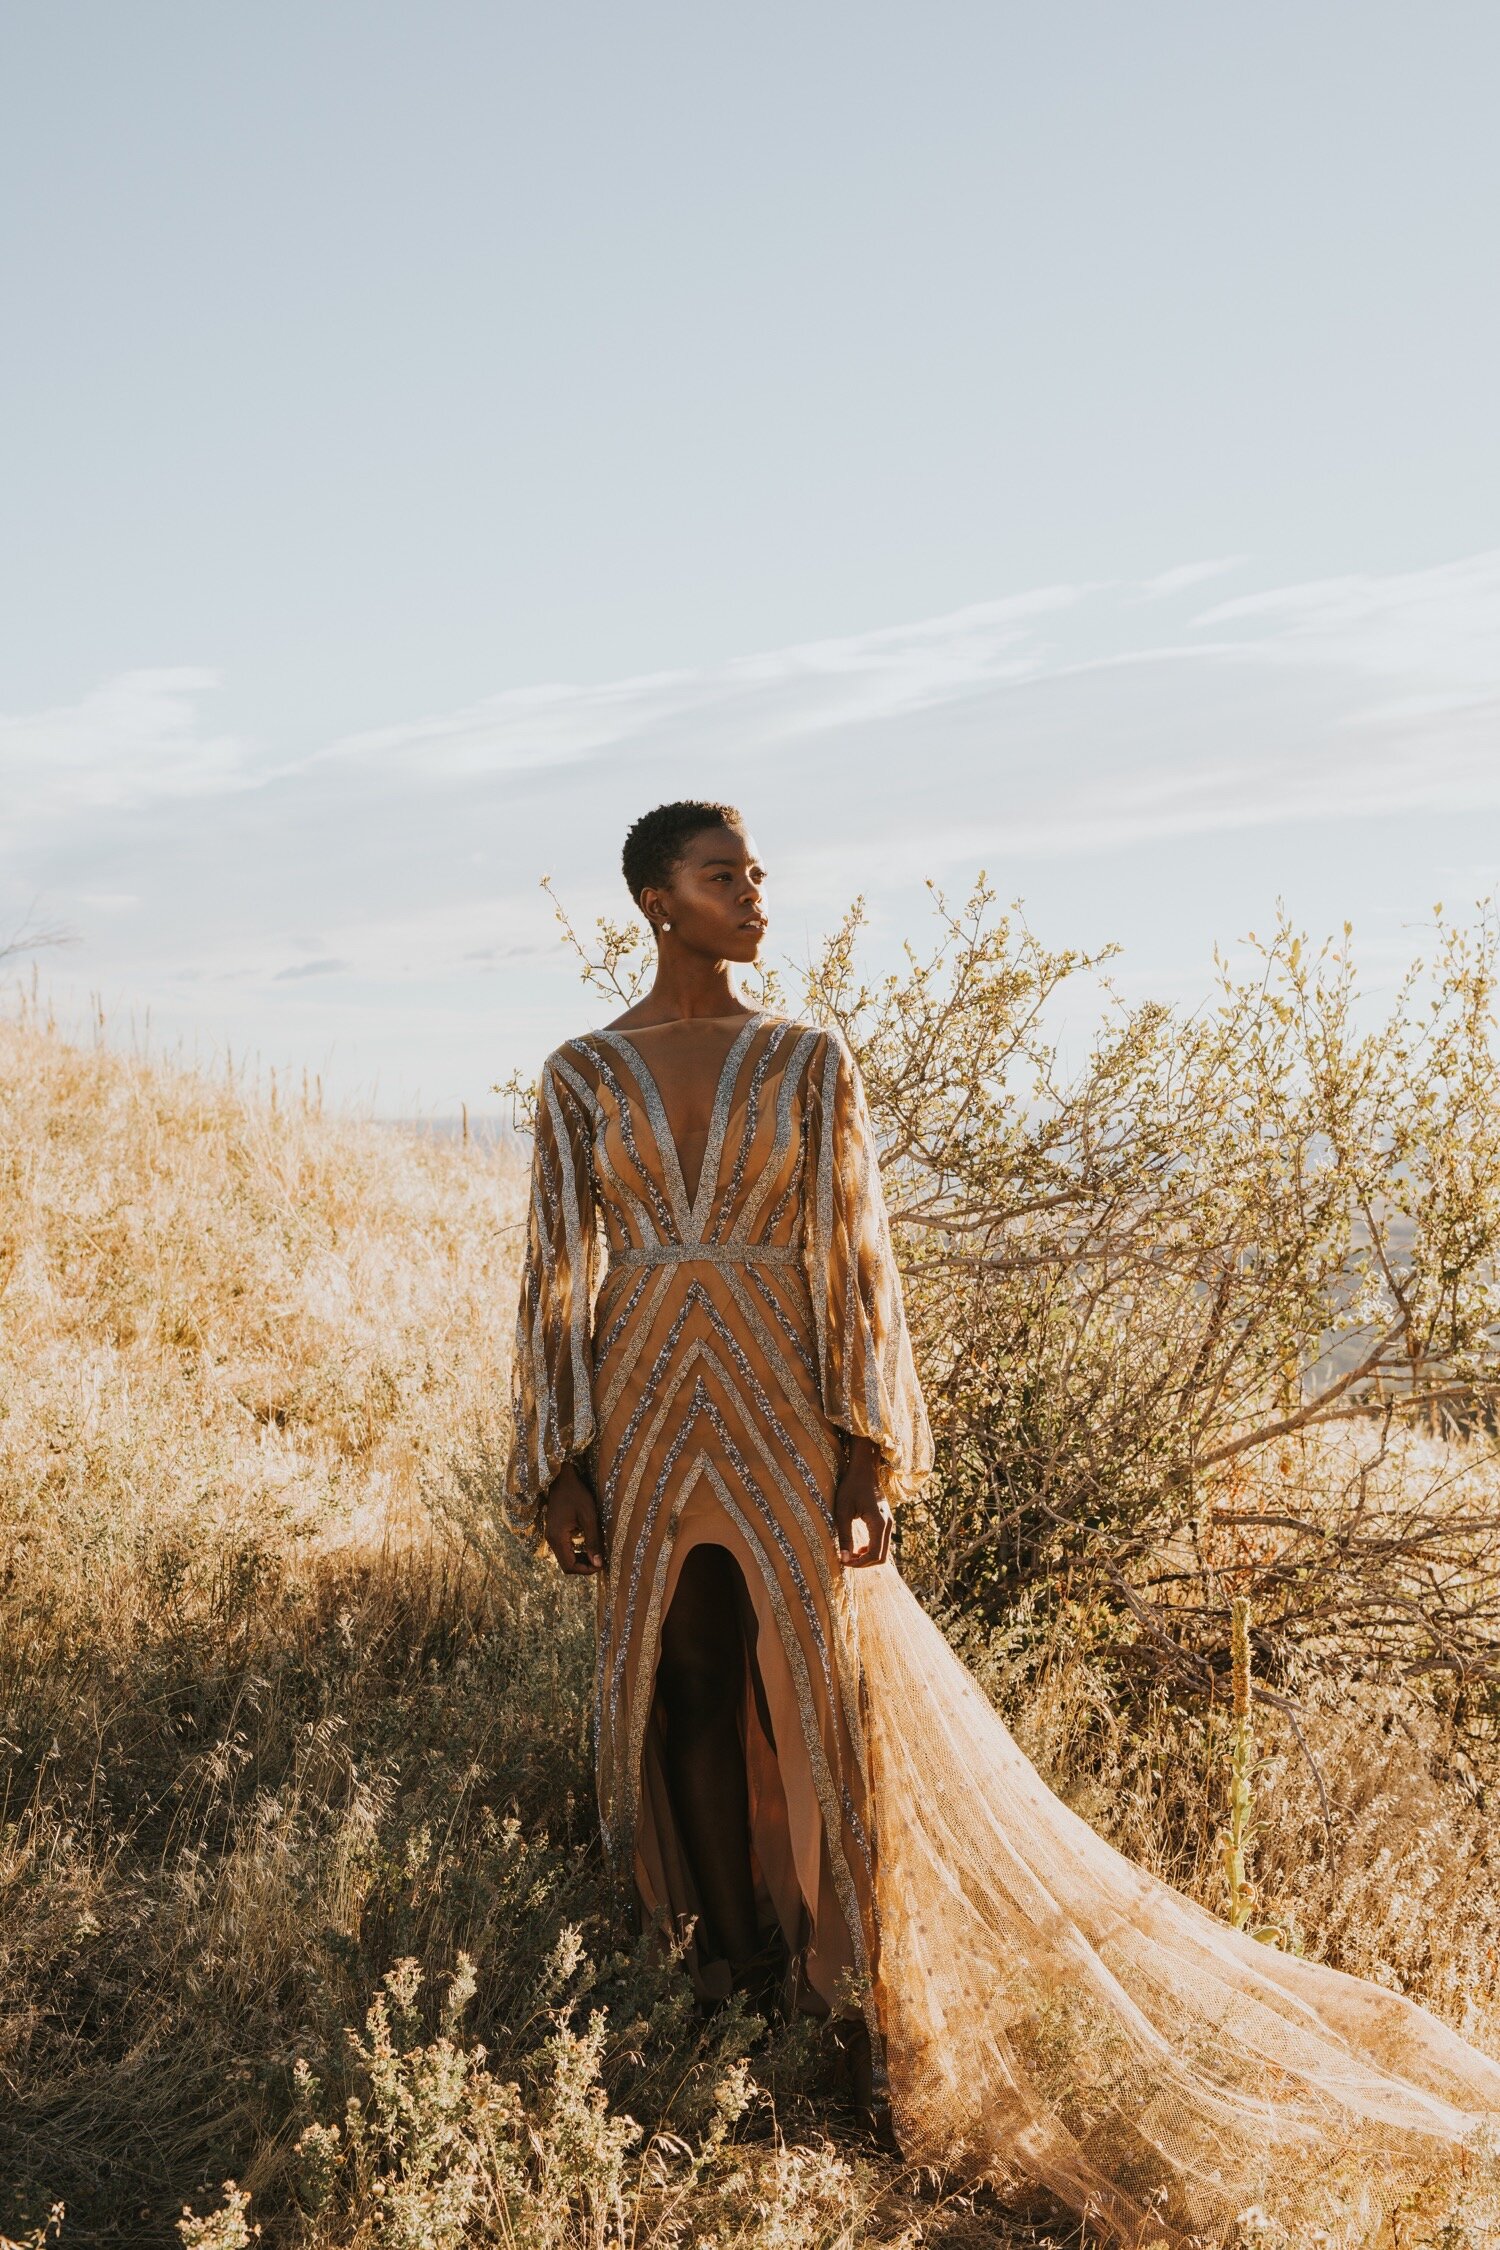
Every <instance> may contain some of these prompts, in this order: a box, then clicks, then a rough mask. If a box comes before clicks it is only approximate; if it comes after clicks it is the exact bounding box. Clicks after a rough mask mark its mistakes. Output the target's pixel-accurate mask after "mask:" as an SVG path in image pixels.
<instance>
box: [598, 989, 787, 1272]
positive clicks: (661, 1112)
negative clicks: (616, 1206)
mask: <svg viewBox="0 0 1500 2250" xmlns="http://www.w3.org/2000/svg"><path fill="white" fill-rule="evenodd" d="M763 1021H764V1010H763V1009H759V1008H757V1009H756V1011H755V1012H754V1014H753V1015H748V1016H746V1017H745V1019H744V1021H743V1023H742V1024H741V1025H740V1028H739V1030H738V1031H737V1032H736V1033H735V1035H734V1038H733V1040H732V1041H731V1042H730V1046H729V1052H728V1053H727V1054H726V1055H725V1057H724V1060H723V1061H722V1062H721V1063H720V1065H719V1074H718V1076H717V1078H716V1079H715V1080H714V1094H713V1106H712V1108H711V1109H710V1111H709V1119H708V1139H707V1141H706V1142H705V1143H704V1147H703V1162H702V1163H701V1164H700V1165H699V1167H698V1179H697V1185H696V1187H695V1189H694V1192H693V1194H692V1195H691V1196H690V1195H689V1194H688V1191H687V1183H686V1181H685V1180H684V1178H683V1172H682V1158H681V1156H680V1155H679V1154H678V1149H677V1138H676V1135H675V1134H674V1133H673V1131H672V1124H671V1120H670V1118H669V1117H668V1115H667V1105H666V1102H665V1101H664V1100H663V1098H662V1091H661V1087H660V1085H659V1084H658V1082H657V1077H656V1073H655V1071H654V1070H653V1069H652V1067H651V1065H650V1063H649V1062H648V1061H647V1060H646V1057H645V1055H644V1053H643V1052H642V1050H641V1049H640V1048H639V1047H638V1046H637V1045H636V1042H635V1040H634V1039H633V1038H632V1037H631V1035H630V1033H629V1032H628V1031H600V1032H597V1033H596V1034H595V1037H596V1038H599V1039H607V1040H609V1041H610V1043H611V1044H612V1045H618V1044H619V1043H620V1042H621V1041H623V1042H624V1044H625V1046H626V1047H628V1048H629V1050H630V1053H631V1055H632V1057H633V1058H634V1061H635V1064H636V1067H637V1069H638V1071H639V1073H640V1083H641V1092H642V1095H643V1097H644V1100H645V1104H646V1115H647V1116H648V1117H649V1119H650V1120H651V1136H652V1138H653V1140H654V1141H655V1142H656V1147H657V1153H658V1154H659V1155H660V1157H661V1160H662V1166H663V1169H664V1170H665V1172H666V1174H667V1195H668V1199H669V1200H670V1202H671V1205H672V1213H673V1216H674V1218H675V1219H676V1221H677V1226H678V1231H679V1232H680V1233H681V1235H682V1237H683V1240H684V1241H685V1242H701V1241H702V1240H703V1229H704V1226H705V1225H706V1223H707V1220H708V1214H709V1212H710V1210H711V1209H712V1208H713V1193H714V1189H715V1188H716V1187H717V1186H718V1184H719V1166H720V1164H721V1162H722V1160H723V1155H724V1133H725V1129H726V1127H727V1126H728V1123H729V1104H728V1102H727V1101H726V1099H725V1088H726V1086H728V1085H729V1084H730V1083H731V1079H730V1073H731V1070H732V1069H734V1068H737V1067H738V1064H739V1060H740V1057H741V1056H742V1054H743V1053H744V1051H745V1048H746V1046H747V1045H748V1043H749V1039H750V1034H751V1033H752V1032H753V1031H754V1029H755V1027H756V1025H757V1024H758V1023H761V1022H763ZM651 1028H653V1029H654V1028H656V1027H655V1026H652V1027H651Z"/></svg>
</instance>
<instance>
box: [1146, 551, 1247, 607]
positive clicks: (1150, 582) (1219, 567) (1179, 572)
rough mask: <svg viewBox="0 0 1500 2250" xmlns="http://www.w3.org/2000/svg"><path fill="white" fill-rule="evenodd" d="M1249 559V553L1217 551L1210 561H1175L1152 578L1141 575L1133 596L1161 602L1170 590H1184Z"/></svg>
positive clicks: (1186, 590) (1166, 598)
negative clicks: (1214, 557)
mask: <svg viewBox="0 0 1500 2250" xmlns="http://www.w3.org/2000/svg"><path fill="white" fill-rule="evenodd" d="M1249 560H1250V558H1249V556H1248V555H1220V556H1218V557H1217V559H1216V560H1215V561H1213V562H1191V563H1177V564H1176V565H1174V567H1173V568H1172V569H1171V570H1161V571H1158V572H1157V574H1156V576H1155V577H1154V578H1143V579H1142V580H1141V582H1140V584H1139V585H1138V586H1137V588H1136V589H1135V598H1136V600H1137V601H1141V602H1163V601H1166V600H1168V599H1169V597H1170V596H1171V595H1173V594H1185V593H1187V592H1188V591H1189V589H1190V588H1191V587H1193V586H1201V585H1203V583H1204V582H1205V580H1207V579H1210V578H1223V577H1224V576H1225V575H1226V574H1227V573H1228V572H1229V571H1231V570H1241V569H1243V567H1244V565H1245V564H1246V563H1247V562H1248V561H1249Z"/></svg>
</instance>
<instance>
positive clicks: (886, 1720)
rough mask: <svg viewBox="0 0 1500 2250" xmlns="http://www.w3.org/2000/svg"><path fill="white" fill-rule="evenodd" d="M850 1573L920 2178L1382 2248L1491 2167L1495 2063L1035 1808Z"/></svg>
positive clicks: (1152, 2223)
mask: <svg viewBox="0 0 1500 2250" xmlns="http://www.w3.org/2000/svg"><path fill="white" fill-rule="evenodd" d="M851 1575H852V1578H853V1583H854V1585H855V1589H856V1602H857V1609H858V1616H859V1637H860V1652H861V1660H862V1664H863V1668H864V1678H865V1693H866V1703H867V1718H866V1739H867V1745H868V1755H869V1761H870V1795H871V1801H872V1803H873V1805H874V1807H875V1817H876V1868H877V1874H876V1903H877V1909H878V1916H879V1923H880V1952H879V1973H878V1999H879V2013H880V2016H881V2020H882V2023H883V2026H884V2030H885V2037H886V2051H887V2064H888V2068H889V2072H890V2084H891V2094H892V2103H893V2111H894V2117H895V2123H896V2130H897V2135H898V2138H899V2139H900V2142H901V2146H902V2148H903V2150H904V2151H905V2152H906V2154H907V2155H908V2156H910V2157H911V2158H913V2159H914V2160H918V2161H923V2162H927V2163H931V2164H934V2165H938V2166H940V2167H943V2168H945V2169H948V2170H950V2171H952V2172H954V2173H956V2174H957V2175H959V2176H960V2177H964V2176H968V2177H973V2176H985V2177H989V2178H991V2179H993V2180H995V2181H999V2182H1005V2183H1007V2184H1011V2183H1019V2182H1037V2183H1040V2184H1041V2185H1043V2186H1045V2187H1047V2188H1049V2189H1050V2190H1052V2192H1053V2193H1054V2194H1055V2195H1057V2196H1058V2197H1059V2198H1060V2199H1061V2200H1062V2201H1063V2202H1064V2203H1066V2204H1067V2205H1068V2206H1069V2207H1070V2208H1071V2209H1073V2210H1075V2211H1080V2212H1082V2211H1087V2212H1088V2213H1089V2214H1090V2215H1091V2216H1093V2217H1094V2218H1095V2219H1096V2221H1098V2222H1100V2223H1101V2224H1103V2225H1104V2226H1106V2227H1107V2228H1108V2229H1109V2231H1110V2233H1111V2234H1112V2235H1113V2236H1114V2237H1115V2238H1116V2239H1118V2240H1119V2241H1121V2242H1123V2243H1127V2244H1131V2245H1142V2246H1144V2245H1149V2244H1153V2243H1158V2242H1165V2243H1168V2244H1171V2245H1174V2246H1176V2245H1186V2244H1189V2243H1197V2242H1208V2243H1219V2242H1222V2241H1224V2240H1225V2239H1226V2238H1230V2237H1232V2236H1233V2233H1234V2228H1235V2222H1236V2221H1237V2220H1238V2219H1239V2218H1240V2216H1241V2214H1243V2213H1244V2212H1246V2211H1247V2210H1253V2209H1255V2208H1257V2207H1259V2208H1260V2209H1262V2210H1264V2211H1265V2212H1266V2213H1267V2214H1268V2215H1269V2216H1270V2217H1271V2218H1272V2219H1273V2220H1275V2221H1279V2222H1280V2224H1281V2225H1282V2226H1283V2227H1286V2228H1289V2229H1296V2230H1301V2231H1296V2232H1293V2233H1292V2234H1291V2235H1290V2237H1289V2239H1290V2240H1291V2241H1294V2242H1296V2243H1297V2244H1299V2245H1301V2244H1304V2243H1305V2244H1308V2245H1311V2244H1313V2243H1315V2242H1323V2241H1328V2242H1331V2243H1335V2244H1340V2245H1343V2244H1360V2245H1364V2244H1372V2243H1375V2242H1378V2241H1381V2240H1388V2239H1391V2238H1390V2237H1388V2236H1386V2235H1384V2234H1382V2233H1381V2231H1380V2229H1381V2227H1382V2223H1383V2221H1384V2220H1385V2219H1386V2218H1387V2217H1388V2216H1389V2215H1390V2214H1391V2213H1393V2212H1395V2211H1397V2210H1399V2209H1400V2208H1401V2206H1402V2204H1403V2203H1404V2202H1406V2201H1409V2200H1410V2199H1411V2198H1412V2197H1413V2196H1414V2195H1420V2193H1421V2190H1422V2188H1423V2185H1424V2183H1427V2182H1430V2181H1432V2180H1433V2178H1434V2176H1435V2175H1444V2174H1449V2175H1451V2171H1452V2165H1453V2159H1454V2157H1455V2154H1456V2153H1457V2152H1458V2151H1460V2150H1461V2149H1469V2150H1472V2151H1473V2152H1474V2153H1473V2157H1472V2166H1471V2168H1472V2169H1474V2170H1475V2171H1478V2170H1482V2169H1484V2168H1485V2167H1486V2165H1487V2164H1490V2165H1491V2167H1492V2155H1493V2150H1494V2147H1495V2145H1496V2144H1495V2135H1496V2131H1497V2129H1500V2065H1497V2064H1496V2063H1494V2062H1492V2061H1491V2060H1490V2059H1489V2058H1488V2057H1486V2056H1485V2055H1482V2054H1481V2053H1479V2052H1478V2051H1477V2050H1476V2049H1475V2048H1473V2047H1471V2046H1470V2045H1468V2044H1467V2042H1466V2041H1464V2040H1463V2039H1461V2038H1460V2037H1459V2036H1458V2035H1457V2033H1455V2032H1452V2031H1450V2030H1448V2029H1447V2027H1446V2026H1445V2025H1443V2024H1441V2023H1439V2022H1438V2021H1437V2019H1436V2018H1435V2017H1433V2016H1431V2015H1429V2014H1427V2013H1426V2011H1425V2010H1423V2009H1421V2008H1419V2007H1416V2006H1414V2005H1413V2004H1412V2003H1411V2002H1410V2001H1406V2000H1403V1999H1401V1998H1399V1997H1398V1996H1397V1995H1395V1994H1393V1993H1390V1992H1386V1991H1383V1990H1382V1989H1380V1988H1379V1987H1378V1986H1376V1985H1373V1984H1369V1983H1365V1982H1363V1981H1362V1980H1360V1979H1358V1978H1354V1977H1349V1976H1345V1975H1343V1974H1341V1973H1340V1972H1339V1971H1337V1970H1335V1969H1328V1968H1323V1967H1320V1966H1318V1965H1316V1964H1314V1963H1312V1962H1308V1961H1304V1960H1300V1959H1297V1958H1296V1957H1294V1956H1291V1955H1288V1954H1284V1953H1279V1952H1276V1951H1274V1950H1273V1949H1271V1948H1269V1947H1267V1946H1264V1945H1261V1944H1258V1943H1257V1942H1256V1941H1255V1940H1254V1939H1253V1938H1250V1937H1246V1936H1244V1935H1243V1934H1241V1933H1240V1932H1239V1931H1237V1930H1234V1929H1231V1928H1230V1927H1229V1925H1228V1924H1227V1923H1224V1922H1220V1921H1218V1920H1217V1919H1215V1917H1214V1916H1212V1915H1210V1914H1208V1913H1206V1912H1205V1911H1204V1910H1203V1909H1201V1908H1200V1907H1197V1906H1195V1905H1193V1903H1192V1902H1191V1901H1190V1900H1188V1899H1186V1898H1184V1897H1183V1896H1182V1895H1181V1894H1180V1893H1179V1892H1177V1891H1175V1890H1172V1889H1171V1888H1170V1887H1169V1886H1168V1885H1166V1884H1164V1883H1160V1882H1157V1881H1156V1880H1155V1879H1154V1878H1152V1877H1151V1876H1149V1875H1147V1874H1145V1873H1144V1872H1143V1871H1142V1870H1141V1869H1140V1868H1138V1867H1136V1866H1133V1865H1132V1864H1131V1862H1130V1861H1129V1860H1127V1859H1125V1858H1123V1857H1122V1856H1121V1855H1120V1853H1118V1852H1116V1851H1114V1850H1113V1849H1111V1847H1110V1846H1109V1845H1108V1844H1106V1843H1105V1842H1104V1841H1103V1839H1102V1838H1101V1837H1099V1836H1097V1835H1096V1834H1095V1833H1094V1831H1093V1830H1092V1829H1091V1828H1089V1827H1088V1826H1087V1825H1086V1823H1085V1822H1083V1821H1081V1820H1080V1819H1079V1818H1078V1817H1077V1816H1076V1814H1074V1813H1071V1812H1070V1811H1069V1810H1068V1808H1067V1807H1066V1806H1065V1805H1064V1804H1062V1803H1061V1802H1060V1801H1059V1799H1057V1798H1056V1797H1054V1796H1053V1795H1052V1793H1051V1792H1050V1791H1049V1790H1048V1789H1047V1788H1046V1786H1045V1785H1044V1783H1043V1782H1042V1780H1041V1778H1040V1776H1039V1775H1038V1774H1037V1773H1036V1771H1035V1769H1034V1768H1033V1767H1032V1766H1031V1765H1030V1763H1029V1762H1028V1761H1027V1759H1026V1758H1025V1757H1024V1756H1023V1755H1022V1753H1021V1752H1020V1750H1018V1749H1017V1747H1016V1744H1015V1742H1014V1741H1013V1740H1012V1738H1011V1736H1010V1734H1009V1733H1008V1732H1007V1730H1006V1728H1005V1726H1004V1725H1003V1723H1002V1722H1001V1720H1000V1718H999V1717H998V1715H997V1714H996V1712H995V1711H994V1709H993V1707H992V1706H991V1704H990V1703H989V1701H988V1699H987V1698H986V1696H985V1695H984V1692H983V1690H982V1689H981V1688H980V1687H979V1685H978V1683H977V1682H976V1681H975V1679H974V1678H973V1676H972V1675H971V1674H970V1673H969V1672H968V1671H966V1670H965V1668H964V1666H963V1665H962V1664H961V1663H960V1662H959V1660H958V1659H957V1657H956V1656H955V1655H954V1654H953V1652H952V1650H951V1649H950V1648H949V1646H948V1644H947V1642H946V1641H945V1640H944V1638H943V1636H942V1634H941V1633H940V1632H939V1630H938V1628H937V1627H936V1625H934V1623H933V1622H932V1620H931V1618H930V1617H928V1615H927V1613H926V1612H925V1610H924V1609H923V1608H922V1606H921V1604H920V1603H919V1602H918V1601H917V1600H916V1598H915V1597H914V1596H913V1594H912V1593H911V1592H910V1590H909V1589H908V1588H907V1587H906V1586H905V1585H904V1584H903V1582H902V1580H901V1579H900V1578H899V1577H898V1575H897V1573H896V1571H895V1569H894V1568H893V1567H890V1566H887V1567H886V1568H884V1569H881V1570H874V1571H864V1572H857V1573H853V1574H851ZM1486 2149H1488V2150H1489V2151H1490V2152H1491V2153H1490V2157H1489V2158H1487V2157H1486V2155H1485V2153H1484V2152H1485V2150H1486ZM1492 2176H1493V2170H1492V2168H1491V2170H1490V2171H1487V2172H1486V2177H1492ZM1318 2229H1322V2230H1325V2231H1324V2232H1321V2233H1320V2232H1318V2231H1316V2230H1318ZM1277 2239H1279V2237H1278V2238H1277ZM1424 2239H1425V2237H1424ZM1465 2239H1468V2238H1467V2237H1466V2238H1465Z"/></svg>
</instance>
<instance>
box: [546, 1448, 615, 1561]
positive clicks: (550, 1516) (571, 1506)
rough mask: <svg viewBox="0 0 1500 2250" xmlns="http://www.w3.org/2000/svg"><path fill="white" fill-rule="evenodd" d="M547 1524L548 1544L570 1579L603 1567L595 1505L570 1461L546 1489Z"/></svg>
mask: <svg viewBox="0 0 1500 2250" xmlns="http://www.w3.org/2000/svg"><path fill="white" fill-rule="evenodd" d="M546 1526H547V1544H548V1546H549V1547H550V1548H551V1549H552V1552H553V1554H554V1555H556V1557H557V1560H558V1563H559V1566H560V1567H561V1568H562V1569H563V1570H565V1571H566V1572H567V1573H568V1576H569V1577H570V1578H586V1577H589V1576H590V1575H591V1574H592V1573H593V1572H594V1571H596V1570H602V1569H603V1568H604V1545H603V1541H602V1540H601V1539H600V1537H599V1509H598V1505H597V1503H596V1501H595V1499H594V1495H593V1494H592V1492H590V1490H589V1488H588V1486H587V1485H586V1484H585V1483H584V1481H583V1479H582V1477H581V1476H580V1475H579V1474H578V1471H577V1470H576V1469H575V1468H574V1466H573V1464H572V1462H571V1461H568V1462H565V1463H564V1464H563V1466H562V1468H561V1469H559V1471H558V1473H557V1475H556V1476H555V1477H554V1478H553V1480H552V1483H551V1485H550V1487H549V1488H548V1492H547V1517H546Z"/></svg>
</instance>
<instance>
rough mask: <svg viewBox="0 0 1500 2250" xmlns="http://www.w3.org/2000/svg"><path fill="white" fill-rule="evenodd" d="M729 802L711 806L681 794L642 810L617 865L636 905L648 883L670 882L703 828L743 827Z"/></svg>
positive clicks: (638, 903) (703, 800)
mask: <svg viewBox="0 0 1500 2250" xmlns="http://www.w3.org/2000/svg"><path fill="white" fill-rule="evenodd" d="M744 825H745V823H744V820H743V818H742V816H741V815H740V814H739V813H737V812H736V811H735V808H734V806H733V805H715V804H710V803H708V802H707V801H706V800H705V799H703V798H699V797H684V798H681V799H679V800H678V801H677V802H676V803H675V804H670V805H657V806H656V807H655V808H654V809H653V810H652V811H651V812H648V813H642V815H641V817H640V819H639V820H638V821H637V822H636V823H635V825H634V827H633V828H632V829H631V831H630V833H629V835H628V836H627V837H626V839H625V849H624V851H623V853H622V854H621V864H622V866H623V868H624V870H625V882H626V887H627V888H628V890H629V892H630V895H631V897H632V898H633V899H634V900H635V903H636V905H637V906H639V905H640V903H641V893H642V891H643V890H645V888H646V886H647V885H648V884H656V883H670V882H671V880H672V876H673V874H674V872H675V870H676V868H677V866H678V864H679V862H680V861H681V859H682V855H683V851H684V850H685V848H686V846H687V845H688V844H689V843H690V841H691V840H692V838H693V837H694V836H701V835H702V833H703V831H704V829H705V828H743V827H744Z"/></svg>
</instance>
